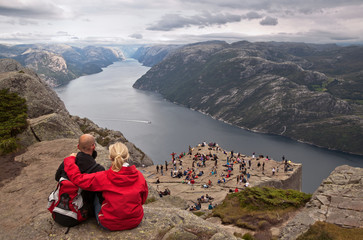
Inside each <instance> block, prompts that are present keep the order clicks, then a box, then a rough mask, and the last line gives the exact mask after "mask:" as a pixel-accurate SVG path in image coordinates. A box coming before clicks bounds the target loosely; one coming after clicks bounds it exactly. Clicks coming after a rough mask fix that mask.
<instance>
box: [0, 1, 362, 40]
mask: <svg viewBox="0 0 363 240" xmlns="http://www.w3.org/2000/svg"><path fill="white" fill-rule="evenodd" d="M0 29H1V31H0V43H3V44H4V43H10V44H19V43H71V44H97V43H98V44H105V45H111V44H144V43H147V44H155V43H158V44H159V43H178V44H179V43H190V42H198V41H207V40H215V39H218V40H224V41H227V42H235V41H240V40H248V41H298V42H311V43H332V42H333V43H363V0H220V1H218V0H102V1H97V0H0Z"/></svg>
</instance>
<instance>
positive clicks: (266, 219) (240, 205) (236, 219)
mask: <svg viewBox="0 0 363 240" xmlns="http://www.w3.org/2000/svg"><path fill="white" fill-rule="evenodd" d="M310 198H311V194H306V193H302V192H299V191H296V190H283V189H275V188H270V187H263V188H261V187H253V188H246V189H245V190H244V191H242V192H238V193H232V194H228V195H227V196H226V198H225V200H224V201H223V203H222V204H220V205H219V206H217V207H216V208H215V209H214V210H213V216H216V217H220V218H221V219H222V223H224V224H234V225H236V226H239V227H242V228H247V229H250V230H253V231H265V230H266V229H269V228H270V227H271V226H272V225H276V224H279V223H281V222H282V221H283V220H284V218H285V217H287V215H288V214H289V213H290V212H292V211H295V210H296V209H297V208H300V207H302V206H304V205H305V203H306V202H307V201H309V199H310Z"/></svg>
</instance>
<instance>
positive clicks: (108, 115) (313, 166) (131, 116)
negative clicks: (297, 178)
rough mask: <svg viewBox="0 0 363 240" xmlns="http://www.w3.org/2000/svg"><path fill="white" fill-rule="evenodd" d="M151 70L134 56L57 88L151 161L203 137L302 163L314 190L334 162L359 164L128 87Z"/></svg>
mask: <svg viewBox="0 0 363 240" xmlns="http://www.w3.org/2000/svg"><path fill="white" fill-rule="evenodd" d="M147 70H149V68H148V67H144V66H141V65H140V64H139V63H138V62H137V61H135V60H132V59H131V60H130V59H129V60H127V61H124V62H117V63H115V64H113V65H111V66H109V67H107V68H105V69H104V71H103V72H101V73H98V74H94V75H89V76H84V77H80V78H78V79H76V80H73V81H72V82H71V83H69V84H68V85H67V86H64V87H60V88H57V89H55V90H56V92H57V93H58V95H59V97H60V98H61V99H62V100H63V101H64V103H65V105H66V107H67V109H68V111H69V112H70V113H71V114H72V115H78V116H80V117H87V118H89V119H91V120H93V121H94V122H95V123H97V124H98V125H99V126H100V127H105V128H109V129H114V130H119V131H121V132H122V133H123V134H124V136H125V137H126V138H127V139H128V140H129V141H131V142H133V143H134V144H135V145H136V146H138V147H139V148H141V149H142V150H143V151H144V152H145V153H146V154H147V155H148V156H150V157H151V159H152V160H153V161H154V163H155V164H158V163H164V161H165V160H170V158H171V157H170V153H171V152H173V151H174V152H177V153H180V152H183V151H187V150H188V146H189V145H191V146H195V145H197V144H198V143H200V142H202V141H206V142H217V143H218V144H219V145H220V146H221V147H222V148H224V149H226V150H228V151H231V150H233V151H234V152H241V153H242V154H247V155H251V154H252V153H253V152H256V154H262V155H268V156H269V157H270V158H273V159H275V160H279V161H280V160H281V157H282V156H283V155H285V157H286V158H287V159H291V160H292V161H293V162H299V163H302V164H303V191H304V192H313V191H315V189H316V188H317V187H318V186H319V185H320V183H321V181H322V180H323V179H324V178H326V177H327V176H328V175H329V173H330V172H331V171H332V170H333V169H334V168H335V167H337V166H339V165H343V164H347V165H351V166H359V167H363V157H361V156H355V155H350V154H345V153H341V152H336V151H329V150H326V149H321V148H317V147H314V146H310V145H307V144H303V143H298V142H295V141H292V140H289V139H287V138H284V137H280V136H273V135H266V134H259V133H253V132H250V131H246V130H243V129H240V128H237V127H233V126H231V125H228V124H225V123H223V122H220V121H217V120H214V119H212V118H210V117H208V116H205V115H203V114H201V113H199V112H196V111H192V110H190V109H187V108H185V107H182V106H178V105H176V104H173V103H170V102H168V101H166V100H164V99H163V98H162V97H161V96H160V95H158V94H155V93H150V92H145V91H140V90H136V89H133V88H132V84H133V83H134V82H135V81H136V80H137V79H138V78H139V77H141V76H142V75H143V74H144V73H146V72H147Z"/></svg>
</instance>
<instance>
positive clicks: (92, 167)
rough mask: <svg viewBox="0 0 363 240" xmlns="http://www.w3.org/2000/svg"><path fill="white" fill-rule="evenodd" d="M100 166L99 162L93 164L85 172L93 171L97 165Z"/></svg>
mask: <svg viewBox="0 0 363 240" xmlns="http://www.w3.org/2000/svg"><path fill="white" fill-rule="evenodd" d="M97 166H98V163H95V164H93V165H92V166H91V167H90V168H88V169H87V171H85V172H84V173H91V172H92V171H93V170H94V169H96V167H97Z"/></svg>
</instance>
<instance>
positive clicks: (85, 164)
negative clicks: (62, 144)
mask: <svg viewBox="0 0 363 240" xmlns="http://www.w3.org/2000/svg"><path fill="white" fill-rule="evenodd" d="M77 147H78V149H79V150H80V152H78V153H77V155H76V157H75V163H76V164H77V166H78V167H79V170H80V171H81V173H93V172H99V171H104V170H105V168H104V167H103V166H101V165H100V164H98V163H96V161H95V158H96V156H97V152H96V151H95V148H96V142H95V138H94V137H93V136H92V135H90V134H83V135H82V136H80V138H79V141H78V145H77ZM55 180H56V181H57V182H58V184H57V188H56V190H55V191H53V192H52V193H51V194H50V196H49V198H48V210H49V211H50V212H51V213H52V217H53V219H54V220H55V221H56V222H57V223H59V224H61V225H62V226H65V227H73V226H75V225H77V224H78V223H80V222H82V221H85V220H86V219H87V218H88V217H91V216H94V215H95V214H94V206H93V203H94V199H95V195H96V194H99V196H100V197H102V195H101V193H96V192H90V191H83V190H82V189H80V188H79V187H78V186H76V185H74V184H73V183H72V182H71V181H69V178H68V176H67V174H66V172H65V171H64V162H62V164H61V165H60V166H59V167H58V170H57V172H56V174H55ZM68 230H69V229H68ZM68 230H67V232H68Z"/></svg>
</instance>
